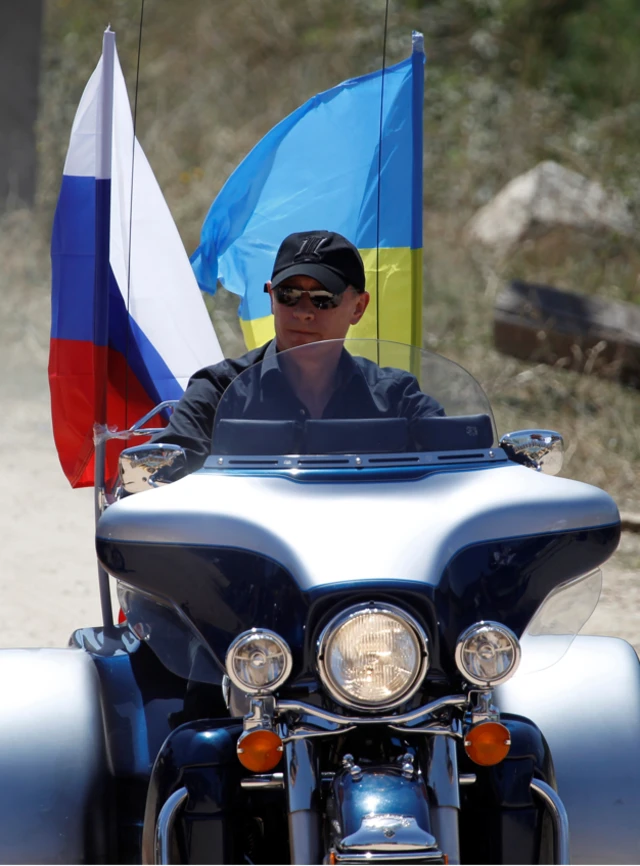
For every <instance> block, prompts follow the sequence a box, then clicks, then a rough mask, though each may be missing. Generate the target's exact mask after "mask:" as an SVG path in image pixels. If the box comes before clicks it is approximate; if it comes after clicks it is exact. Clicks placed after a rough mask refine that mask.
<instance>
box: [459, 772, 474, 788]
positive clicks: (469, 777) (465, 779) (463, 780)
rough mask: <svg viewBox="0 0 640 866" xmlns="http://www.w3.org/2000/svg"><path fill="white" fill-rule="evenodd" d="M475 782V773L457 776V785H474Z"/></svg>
mask: <svg viewBox="0 0 640 866" xmlns="http://www.w3.org/2000/svg"><path fill="white" fill-rule="evenodd" d="M477 781H478V777H477V776H476V774H475V773H460V775H459V776H458V784H459V785H475V783H476V782H477Z"/></svg>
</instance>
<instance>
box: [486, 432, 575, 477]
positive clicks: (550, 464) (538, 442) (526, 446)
mask: <svg viewBox="0 0 640 866" xmlns="http://www.w3.org/2000/svg"><path fill="white" fill-rule="evenodd" d="M500 447H501V448H502V449H503V450H504V451H505V453H506V455H507V457H508V458H509V459H510V460H513V461H514V462H515V463H522V465H523V466H528V467H529V468H530V469H535V470H536V471H537V472H544V473H545V474H546V475H557V474H558V472H560V470H561V469H562V460H563V457H564V440H563V438H562V436H561V435H560V434H559V433H555V432H554V431H553V430H516V431H515V432H514V433H505V435H504V436H503V437H502V439H501V440H500Z"/></svg>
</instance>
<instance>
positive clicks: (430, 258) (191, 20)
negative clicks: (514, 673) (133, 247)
mask: <svg viewBox="0 0 640 866" xmlns="http://www.w3.org/2000/svg"><path fill="white" fill-rule="evenodd" d="M139 16H140V0H98V2H91V3H88V2H87V0H49V2H48V6H47V18H46V27H45V41H44V53H43V83H42V111H41V119H40V124H39V133H40V159H41V173H40V192H39V209H38V216H39V220H40V224H41V226H42V233H43V236H44V235H46V234H47V233H48V231H49V225H50V219H51V214H52V211H53V207H54V205H55V199H56V196H57V191H58V186H59V182H60V177H61V171H62V164H63V160H64V154H65V152H66V148H67V142H68V136H69V131H70V127H71V121H72V118H73V115H74V112H75V109H76V107H77V104H78V100H79V97H80V94H81V92H82V88H83V87H84V84H85V83H86V81H87V78H88V75H89V74H90V72H91V70H92V69H93V67H94V65H95V62H96V59H97V57H98V56H99V53H100V46H101V34H102V30H103V29H104V27H105V26H106V24H107V23H109V22H110V23H111V26H112V28H113V29H114V30H115V31H116V32H117V35H118V47H119V53H120V57H121V62H122V66H123V69H124V72H125V76H126V78H127V82H128V85H129V88H130V93H131V97H132V103H133V98H134V90H135V78H136V63H137V52H138V26H139ZM383 21H384V0H349V2H345V0H215V2H213V0H183V2H180V3H178V2H176V0H146V7H145V20H144V30H143V36H142V53H141V62H140V79H139V89H138V108H137V129H138V137H139V139H140V141H141V142H142V145H143V147H144V149H145V151H146V153H147V156H148V157H149V160H150V162H151V165H152V166H153V169H154V171H155V173H156V176H157V177H158V180H159V182H160V185H161V187H162V189H163V191H164V193H165V196H166V198H167V201H168V203H169V206H170V207H171V210H172V212H173V214H174V218H175V219H176V222H177V224H178V227H179V229H180V232H181V234H182V237H183V239H184V242H185V246H186V248H187V250H188V251H189V252H191V250H192V249H193V248H194V247H195V246H196V244H197V242H198V235H199V230H200V225H201V223H202V220H203V218H204V216H205V214H206V212H207V209H208V207H209V205H210V203H211V201H212V200H213V198H214V196H215V195H216V193H217V192H218V190H219V189H220V187H221V185H222V184H223V183H224V181H225V179H226V178H227V177H228V175H229V173H230V172H231V171H232V170H233V168H234V167H235V165H237V163H238V162H239V161H240V159H241V158H242V157H243V156H244V155H245V154H246V153H247V152H248V150H249V149H250V148H251V147H252V146H253V145H254V144H255V143H256V141H257V140H258V139H259V138H260V137H261V136H262V135H264V134H265V133H266V132H267V130H268V129H270V128H271V127H272V126H273V125H274V123H276V122H277V121H278V120H280V119H281V118H282V117H283V116H284V115H286V114H287V113H289V112H290V111H292V110H293V109H294V108H295V107H297V106H298V105H299V104H300V103H302V102H303V101H304V100H305V99H307V98H308V97H309V96H311V95H312V94H314V93H316V92H318V91H319V90H323V89H325V88H328V87H330V86H332V85H333V84H335V83H337V82H338V81H340V80H343V79H345V78H348V77H351V76H353V75H358V74H361V73H363V72H367V71H370V70H372V69H375V68H377V67H379V66H380V65H381V60H382V57H381V54H382V36H383V33H382V30H383ZM412 28H414V29H419V30H422V31H423V32H424V34H425V47H426V51H427V56H428V66H427V85H426V100H425V155H424V166H425V191H424V192H425V199H424V201H425V308H424V309H425V312H424V325H425V327H424V340H425V346H427V347H428V348H433V349H435V350H438V351H440V352H442V353H443V354H446V355H449V356H451V357H453V358H454V359H456V360H458V361H459V362H461V363H463V364H464V365H465V366H467V367H468V368H469V369H470V370H471V371H472V372H473V373H474V374H475V375H476V376H477V377H478V378H479V379H480V381H481V382H482V383H483V385H484V386H485V387H486V389H487V390H488V391H489V393H490V395H491V397H492V399H493V400H494V404H495V408H496V415H497V421H498V426H499V429H500V430H501V431H502V432H504V431H505V430H506V429H513V428H517V427H525V426H547V427H551V428H557V429H559V430H561V431H562V432H563V433H564V434H565V436H566V439H567V442H568V451H569V458H570V459H569V461H568V468H567V473H568V474H570V475H573V476H574V477H579V478H582V479H584V480H588V481H592V482H594V483H596V484H600V485H601V486H604V487H606V488H607V489H609V490H610V491H611V492H612V493H614V494H616V495H617V496H619V497H621V498H622V499H623V500H625V499H631V498H632V497H634V496H635V495H636V486H637V483H638V480H639V477H638V466H640V444H639V441H638V436H637V434H636V431H637V430H638V429H639V428H640V400H639V399H638V392H637V391H632V390H630V389H626V388H623V387H621V386H619V385H617V384H615V383H609V382H605V381H601V380H598V379H595V378H592V377H586V376H580V375H578V374H576V373H572V372H570V371H566V370H563V369H555V368H549V367H543V366H534V365H532V364H525V363H521V362H518V361H516V360H514V359H510V358H504V357H502V356H499V355H498V354H497V353H496V352H495V351H494V350H493V348H492V339H491V326H492V307H493V300H494V296H495V293H496V291H497V290H498V288H499V286H500V284H501V282H502V281H503V280H504V279H506V278H509V277H511V276H518V277H519V278H521V279H525V280H531V281H545V280H546V281H549V282H551V283H553V284H555V285H557V286H559V287H561V288H567V289H574V290H578V291H587V292H595V293H600V294H604V295H606V296H608V297H612V298H616V299H624V300H628V301H635V302H638V301H639V300H640V282H639V279H638V268H639V263H640V254H639V253H638V248H637V246H636V245H634V244H632V243H631V242H629V241H624V242H622V241H620V239H617V238H608V237H599V238H592V239H587V240H586V241H585V239H575V238H572V237H568V236H567V237H566V238H560V239H559V238H558V237H554V238H553V239H552V240H551V241H549V240H548V241H545V240H544V239H542V241H540V242H536V243H529V244H528V245H526V246H525V247H523V248H522V249H520V250H518V251H516V252H515V253H514V254H513V255H512V256H510V258H509V259H508V260H507V261H504V262H502V263H501V264H500V266H499V267H497V266H495V265H494V267H493V269H487V268H486V267H483V268H480V267H479V266H478V265H477V264H476V263H475V262H474V260H473V259H472V257H471V256H470V254H469V253H468V252H467V251H466V250H465V249H464V247H463V245H462V243H461V238H462V229H463V227H464V225H465V223H466V221H467V220H468V218H469V217H470V216H471V214H472V213H473V212H474V211H475V210H476V209H477V208H478V207H479V206H480V205H482V204H484V203H485V202H486V201H488V200H489V199H490V198H491V197H492V196H493V195H494V194H495V193H496V192H497V191H498V190H499V189H500V188H501V187H502V186H503V185H504V184H505V183H506V182H507V181H508V180H510V179H511V178H513V177H514V176H516V175H517V174H519V173H521V172H523V171H526V170H528V169H530V168H531V167H533V166H534V165H535V164H536V163H538V162H539V161H541V160H543V159H554V160H556V161H558V162H561V163H563V164H564V165H566V166H567V167H568V168H571V169H574V170H576V171H579V172H582V173H583V174H585V175H587V176H588V177H589V178H591V179H593V180H599V181H600V182H602V183H603V184H604V185H605V186H609V187H614V188H616V189H618V190H619V191H620V192H621V193H622V194H624V195H625V196H626V197H627V198H628V200H629V202H630V205H631V207H632V208H634V210H635V212H636V213H640V164H639V163H638V160H637V141H638V140H639V138H640V51H639V50H638V49H639V48H640V30H639V29H638V10H637V0H607V2H606V3H604V2H603V0H391V2H390V15H389V32H388V56H387V61H388V62H389V63H391V62H395V61H396V60H398V59H400V58H401V57H403V56H405V55H406V54H407V53H408V51H409V50H410V31H411V29H412ZM7 225H8V224H7ZM4 234H5V236H7V233H6V231H5V232H4ZM46 282H47V278H46V275H44V277H43V279H42V280H41V281H40V285H41V286H42V288H43V291H44V286H45V285H46ZM213 306H214V307H216V308H217V309H221V308H222V307H224V309H225V311H226V313H225V316H226V318H227V320H228V319H229V318H232V317H230V316H229V315H228V314H229V312H230V306H231V307H232V306H233V304H232V303H231V304H230V302H229V299H228V298H227V299H223V300H221V301H218V300H216V301H215V302H214V304H213ZM214 315H215V316H219V315H220V314H219V313H218V312H216V313H215V314H214ZM221 328H223V331H222V332H221V335H222V339H223V341H224V342H225V344H226V345H228V346H229V347H232V346H233V345H234V344H233V339H234V337H233V324H232V322H230V321H227V323H226V324H224V325H221Z"/></svg>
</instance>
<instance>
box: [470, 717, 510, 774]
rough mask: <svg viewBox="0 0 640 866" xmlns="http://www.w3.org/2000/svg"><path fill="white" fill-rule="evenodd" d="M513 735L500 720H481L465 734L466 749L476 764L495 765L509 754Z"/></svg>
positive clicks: (482, 765) (483, 765)
mask: <svg viewBox="0 0 640 866" xmlns="http://www.w3.org/2000/svg"><path fill="white" fill-rule="evenodd" d="M510 748H511V735H510V734H509V731H508V729H507V728H505V726H504V725H501V724H500V723H499V722H480V724H479V725H474V726H473V727H472V728H469V730H468V731H467V732H466V734H465V735H464V750H465V752H466V753H467V755H468V756H469V757H470V758H471V760H472V761H473V762H474V764H480V766H481V767H493V765H494V764H499V763H500V761H504V759H505V758H506V757H507V755H508V754H509V749H510Z"/></svg>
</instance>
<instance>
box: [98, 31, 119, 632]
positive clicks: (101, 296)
mask: <svg viewBox="0 0 640 866" xmlns="http://www.w3.org/2000/svg"><path fill="white" fill-rule="evenodd" d="M115 49H116V34H115V33H114V32H113V31H112V30H111V28H110V27H108V28H107V29H106V31H105V33H104V36H103V39H102V82H101V88H100V106H99V111H98V117H97V124H98V135H97V143H96V258H95V283H94V295H93V345H94V348H93V353H94V354H93V362H94V370H93V375H94V386H95V408H94V412H95V419H94V420H95V423H94V442H95V454H94V507H95V517H96V524H97V522H98V519H99V517H100V515H101V513H102V510H103V506H104V494H105V460H106V446H107V439H106V434H107V385H108V352H109V241H110V221H111V149H112V133H113V91H114V86H113V80H114V75H113V73H114V65H115V63H114V58H115ZM98 583H99V587H100V607H101V609H102V622H103V625H104V627H105V628H108V627H110V626H112V625H113V609H112V607H111V594H110V592H109V575H108V574H107V572H106V571H105V570H104V568H102V566H101V565H100V563H98Z"/></svg>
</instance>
